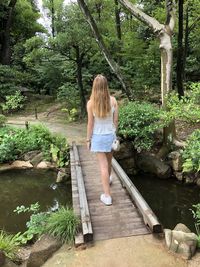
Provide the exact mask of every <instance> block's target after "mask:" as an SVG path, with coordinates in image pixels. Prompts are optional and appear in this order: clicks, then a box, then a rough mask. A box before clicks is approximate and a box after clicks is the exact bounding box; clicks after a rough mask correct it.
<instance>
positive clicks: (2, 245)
mask: <svg viewBox="0 0 200 267" xmlns="http://www.w3.org/2000/svg"><path fill="white" fill-rule="evenodd" d="M0 250H2V251H3V252H4V254H5V255H6V257H8V258H10V259H11V260H15V259H16V258H17V251H18V243H17V241H16V238H15V236H14V235H10V234H7V233H5V232H4V231H3V230H1V231H0Z"/></svg>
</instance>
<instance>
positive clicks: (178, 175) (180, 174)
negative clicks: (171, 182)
mask: <svg viewBox="0 0 200 267" xmlns="http://www.w3.org/2000/svg"><path fill="white" fill-rule="evenodd" d="M174 175H175V177H176V179H177V180H179V181H183V173H182V172H174Z"/></svg>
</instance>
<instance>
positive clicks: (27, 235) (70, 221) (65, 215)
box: [14, 203, 80, 244]
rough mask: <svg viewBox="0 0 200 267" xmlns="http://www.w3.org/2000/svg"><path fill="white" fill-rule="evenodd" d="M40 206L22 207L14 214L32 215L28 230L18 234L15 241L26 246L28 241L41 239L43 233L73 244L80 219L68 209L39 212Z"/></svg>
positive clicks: (36, 204)
mask: <svg viewBox="0 0 200 267" xmlns="http://www.w3.org/2000/svg"><path fill="white" fill-rule="evenodd" d="M39 210H40V205H39V204H38V203H35V204H32V205H31V206H30V207H25V206H20V207H17V208H16V210H14V212H17V213H18V214H20V213H22V212H29V213H32V214H31V216H30V220H29V221H28V222H27V223H26V226H27V230H26V231H25V232H24V233H18V234H16V236H15V240H17V242H18V243H19V244H26V243H27V242H28V241H31V240H33V239H36V238H38V237H40V236H41V235H42V234H43V233H48V234H50V235H52V236H55V237H56V238H58V239H59V240H61V241H62V242H63V243H73V241H74V237H75V234H76V233H77V230H78V227H79V223H80V222H79V219H78V217H77V216H76V215H75V214H74V211H73V210H72V209H71V208H68V207H60V208H59V209H58V210H57V211H55V212H52V211H47V212H39Z"/></svg>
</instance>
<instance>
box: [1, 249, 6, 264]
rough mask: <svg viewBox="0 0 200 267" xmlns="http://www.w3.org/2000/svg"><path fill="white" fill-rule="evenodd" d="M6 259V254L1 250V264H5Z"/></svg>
mask: <svg viewBox="0 0 200 267" xmlns="http://www.w3.org/2000/svg"><path fill="white" fill-rule="evenodd" d="M5 260H6V256H5V254H4V253H3V251H1V250H0V266H3V264H4V263H5Z"/></svg>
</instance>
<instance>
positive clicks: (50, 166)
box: [36, 161, 56, 169]
mask: <svg viewBox="0 0 200 267" xmlns="http://www.w3.org/2000/svg"><path fill="white" fill-rule="evenodd" d="M36 168H38V169H55V168H56V165H55V164H54V163H51V162H49V161H41V162H40V163H39V164H38V165H37V166H36Z"/></svg>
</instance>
